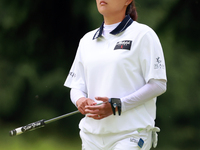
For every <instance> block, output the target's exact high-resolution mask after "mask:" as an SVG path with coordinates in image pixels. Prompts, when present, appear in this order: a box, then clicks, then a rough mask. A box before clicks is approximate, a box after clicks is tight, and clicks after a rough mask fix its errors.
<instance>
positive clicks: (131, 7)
mask: <svg viewBox="0 0 200 150" xmlns="http://www.w3.org/2000/svg"><path fill="white" fill-rule="evenodd" d="M126 15H130V17H131V18H132V19H133V20H134V21H136V20H137V18H138V15H137V10H136V7H135V1H134V0H133V1H132V2H131V3H130V4H129V5H128V6H127V8H126Z"/></svg>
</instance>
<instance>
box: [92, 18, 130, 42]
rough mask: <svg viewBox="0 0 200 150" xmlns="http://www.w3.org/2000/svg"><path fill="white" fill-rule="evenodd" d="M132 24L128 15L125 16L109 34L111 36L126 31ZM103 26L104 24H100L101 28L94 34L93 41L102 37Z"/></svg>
mask: <svg viewBox="0 0 200 150" xmlns="http://www.w3.org/2000/svg"><path fill="white" fill-rule="evenodd" d="M132 23H133V20H132V19H131V17H130V16H129V15H127V16H126V17H125V18H124V20H123V21H122V22H121V23H120V24H119V25H118V26H117V27H116V28H115V29H114V30H113V31H111V32H110V34H113V35H116V34H119V33H121V32H123V31H124V30H126V28H128V27H129V26H130V25H131V24H132ZM103 26H104V22H103V23H102V24H101V27H100V28H99V29H98V30H97V32H96V33H95V35H94V37H93V40H94V39H97V38H99V37H101V36H102V33H103Z"/></svg>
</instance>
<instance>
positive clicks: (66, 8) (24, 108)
mask: <svg viewBox="0 0 200 150" xmlns="http://www.w3.org/2000/svg"><path fill="white" fill-rule="evenodd" d="M136 6H137V10H138V15H139V19H138V21H139V22H141V23H144V24H147V25H149V26H150V27H152V28H153V29H154V30H155V31H156V32H157V34H158V36H159V37H160V40H161V43H162V46H163V49H164V53H165V59H166V66H167V76H168V90H167V92H166V93H165V94H164V95H162V96H160V97H159V98H158V102H157V106H158V107H157V110H158V111H157V120H156V124H157V126H159V127H160V128H161V133H160V134H159V144H158V148H156V149H158V150H179V149H183V150H193V149H194V150H196V149H198V148H199V147H200V146H199V143H198V139H200V130H199V126H200V121H199V119H198V118H199V114H200V109H199V106H200V101H199V100H200V93H199V91H200V87H199V84H200V83H199V82H200V80H199V74H200V70H199V68H200V66H199V65H200V59H199V58H200V51H199V50H200V43H199V34H200V28H199V26H200V21H199V20H200V11H199V8H200V1H199V0H190V1H188V0H159V1H150V0H140V1H137V0H136ZM102 21H103V20H102V16H101V15H100V14H99V13H98V11H97V8H96V4H95V1H92V0H89V1H80V0H74V1H64V0H59V1H55V0H48V1H47V0H42V1H39V0H35V1H33V0H30V1H22V0H18V1H16V0H1V1H0V31H1V32H0V41H1V42H0V72H1V74H0V125H1V126H3V127H2V129H1V130H3V129H4V128H5V129H6V130H9V129H8V127H6V125H7V124H11V125H10V127H11V128H10V129H12V128H15V127H17V126H21V125H25V124H27V123H30V122H34V121H37V120H40V119H43V118H44V119H50V118H53V117H56V116H58V115H62V114H64V113H68V112H71V111H74V110H76V108H75V106H73V104H72V103H71V101H70V100H69V89H67V88H66V87H64V86H63V84H64V81H65V79H66V77H67V74H68V71H69V69H70V66H71V64H72V62H73V59H74V56H75V53H76V49H77V46H78V42H79V40H80V38H81V37H82V36H83V35H84V34H85V33H86V32H88V31H90V30H93V29H95V28H97V27H99V26H100V24H101V22H102ZM81 117H82V116H81V115H76V116H73V117H69V118H66V119H63V120H61V121H59V122H56V123H52V124H51V125H49V126H47V127H45V129H39V130H38V131H34V132H35V134H32V133H26V134H27V135H20V136H22V137H23V136H25V137H27V136H28V135H30V136H31V137H32V136H35V138H36V142H35V143H33V144H34V145H35V147H31V146H30V145H31V144H30V145H29V144H25V143H27V141H28V139H26V138H24V139H23V138H21V137H20V138H18V137H17V138H16V139H12V142H13V145H7V146H8V147H6V142H4V145H3V146H5V147H6V148H5V149H14V147H18V149H20V148H19V147H22V149H28V148H27V147H30V148H29V149H30V150H31V148H32V149H47V148H48V149H51V148H52V149H53V148H54V149H55V147H58V149H63V147H65V145H64V144H63V143H64V142H63V141H62V140H60V139H65V138H66V137H68V135H70V137H71V136H74V135H75V136H76V137H78V122H79V120H80V119H81ZM4 126H5V127H4ZM52 129H54V130H52ZM3 131H4V130H3ZM39 133H41V134H43V135H50V134H52V135H55V136H56V137H60V136H62V137H61V138H60V139H52V138H47V137H45V139H46V140H44V138H42V142H40V141H39V140H40V139H39V140H37V138H38V137H40V136H41V134H39ZM57 133H58V134H57ZM3 135H4V136H7V132H3ZM66 140H69V139H66ZM1 141H2V140H1ZM53 141H55V142H53ZM59 141H60V142H59ZM15 142H16V143H15ZM28 143H31V142H30V141H28ZM36 143H37V144H36ZM47 143H50V145H48V144H47ZM57 143H59V144H57ZM60 143H62V144H61V146H59V145H60ZM188 143H191V144H188ZM66 145H70V144H68V143H67V144H66ZM12 146H13V147H12ZM79 146H80V141H79ZM1 147H2V146H1ZM72 147H74V149H76V148H75V147H76V144H74V145H73V146H72ZM72 147H70V148H69V149H72ZM16 149H17V148H16Z"/></svg>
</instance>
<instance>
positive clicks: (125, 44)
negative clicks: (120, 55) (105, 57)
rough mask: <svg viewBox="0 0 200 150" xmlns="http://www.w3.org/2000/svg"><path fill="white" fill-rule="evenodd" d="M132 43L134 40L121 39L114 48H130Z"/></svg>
mask: <svg viewBox="0 0 200 150" xmlns="http://www.w3.org/2000/svg"><path fill="white" fill-rule="evenodd" d="M131 45H132V41H130V40H124V41H119V42H117V44H116V46H115V48H114V50H122V49H124V50H130V49H131Z"/></svg>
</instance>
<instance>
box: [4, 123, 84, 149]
mask: <svg viewBox="0 0 200 150" xmlns="http://www.w3.org/2000/svg"><path fill="white" fill-rule="evenodd" d="M11 129H13V128H10V127H9V126H7V127H3V128H1V129H0V132H1V134H0V150H36V149H37V150H81V140H80V139H79V135H77V137H74V135H73V136H72V137H71V136H70V135H66V136H65V137H63V136H59V135H56V134H41V133H42V131H43V129H44V128H43V129H38V130H37V131H36V130H35V131H31V132H27V133H24V134H22V135H18V136H14V137H10V136H9V131H10V130H11Z"/></svg>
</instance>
